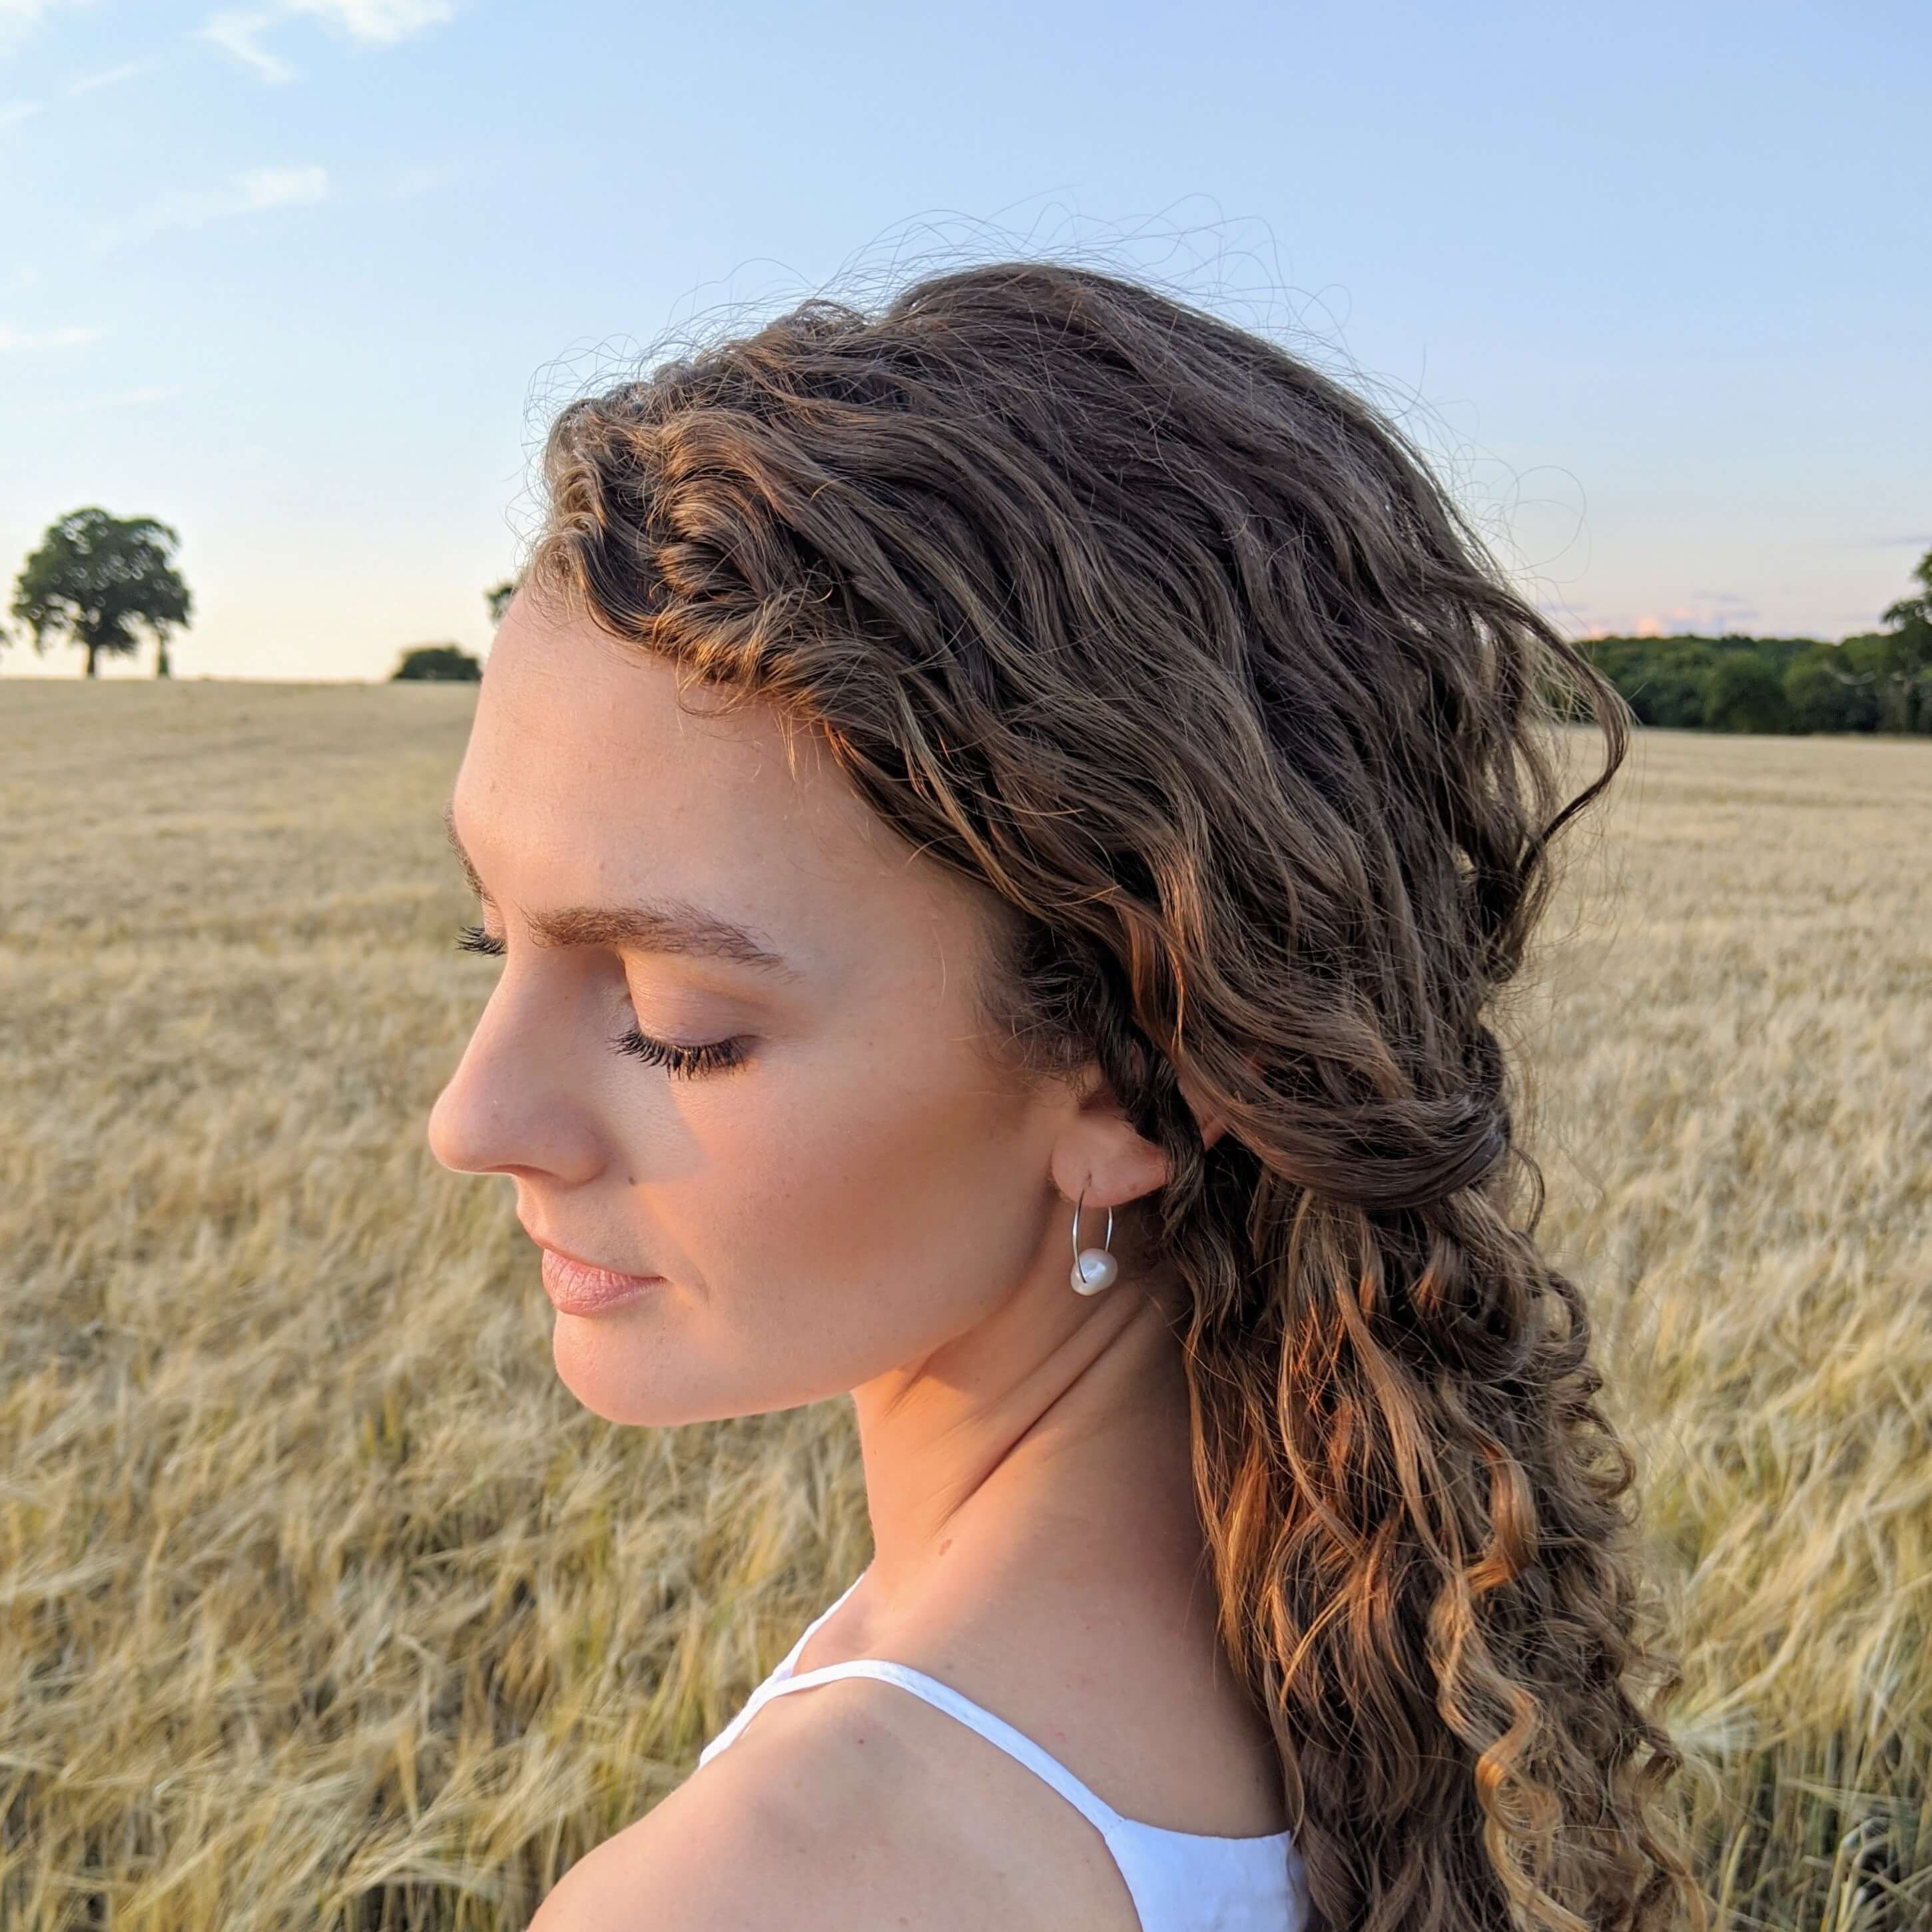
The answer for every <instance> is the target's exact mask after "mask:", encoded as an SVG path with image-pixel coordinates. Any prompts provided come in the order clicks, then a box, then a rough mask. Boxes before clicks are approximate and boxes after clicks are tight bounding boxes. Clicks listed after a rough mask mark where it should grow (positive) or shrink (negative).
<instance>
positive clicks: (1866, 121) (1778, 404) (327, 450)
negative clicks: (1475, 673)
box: [0, 0, 1932, 685]
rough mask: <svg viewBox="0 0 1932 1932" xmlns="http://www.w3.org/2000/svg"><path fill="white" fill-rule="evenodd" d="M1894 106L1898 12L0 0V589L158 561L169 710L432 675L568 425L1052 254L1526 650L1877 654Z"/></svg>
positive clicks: (1927, 491)
mask: <svg viewBox="0 0 1932 1932" xmlns="http://www.w3.org/2000/svg"><path fill="white" fill-rule="evenodd" d="M1928 84H1932V7H1927V6H1926V5H1924V0H1821V4H1816V5H1788V4H1784V0H1754V4H1751V5H1739V4H1732V0H1672V4H1667V5H1664V4H1655V0H1620V4H1619V5H1616V6H1615V7H1608V6H1596V7H1574V6H1553V5H1550V4H1548V0H1538V4H1535V5H1488V4H1484V0H1456V4H1454V5H1451V4H1449V0H1429V3H1428V4H1409V5H1399V4H1394V0H1335V4H1322V5H1310V4H1305V0H1270V4H1256V5H1235V4H1229V0H1187V4H1172V5H1153V4H1148V0H989V4H983V5H974V6H968V7H918V6H907V5H899V6H891V7H889V6H885V5H877V4H865V0H846V4H811V0H805V4H801V0H791V4H789V5H783V6H779V5H769V4H763V0H759V4H750V0H709V3H708V4H706V5H703V6H700V7H693V6H690V5H681V6H675V7H671V6H657V5H650V4H648V0H630V4H596V0H546V4H544V5H541V6H538V5H533V4H525V5H512V4H511V0H259V4H253V5H251V4H244V5H236V6H220V7H212V8H211V7H208V6H207V5H175V4H172V0H144V4H139V5H136V4H133V0H0V580H4V581H0V589H4V591H5V595H3V596H0V604H6V603H10V601H11V595H12V589H11V586H12V583H13V579H14V577H15V576H16V574H17V573H18V571H19V570H20V566H21V565H22V563H23V562H24V560H25V559H26V556H27V554H28V552H29V551H30V550H32V549H33V548H34V546H35V545H36V544H37V543H38V542H39V541H40V537H41V535H42V533H43V532H44V531H45V530H46V527H47V526H49V524H50V523H52V522H53V521H54V520H55V519H56V518H57V517H60V516H62V515H63V514H66V513H67V512H68V511H71V510H74V509H76V508H81V507H83V506H85V505H92V504H98V505H101V506H103V507H104V508H107V509H108V510H110V511H113V513H114V514H116V515H118V516H136V515H140V516H151V517H157V518H159V519H160V520H161V521H162V522H163V523H166V524H168V525H169V526H171V527H172V528H173V529H175V530H176V531H177V532H178V533H179V535H180V539H181V543H180V549H179V551H178V559H177V561H178V568H180V570H181V574H182V575H183V577H184V578H185V580H187V584H188V586H189V589H190V592H192V594H193V599H194V616H193V622H192V625H191V627H190V628H188V629H187V630H186V631H181V632H178V633H177V634H175V637H173V639H172V641H171V643H170V646H169V649H170V655H171V657H172V667H173V670H174V674H175V676H177V677H196V676H215V677H226V678H272V679H380V678H383V677H386V676H388V675H389V673H390V672H391V671H392V670H393V669H394V668H395V664H396V663H397V661H398V658H399V655H400V654H401V652H403V651H404V650H405V649H408V648H410V647H411V646H415V645H417V644H421V643H442V642H451V643H457V644H458V645H460V646H461V647H462V648H463V649H466V650H468V651H470V652H472V653H475V655H479V656H480V655H484V653H486V652H487V649H488V646H489V640H490V619H489V614H488V611H487V607H486V605H485V603H484V590H485V589H486V588H487V586H489V585H490V584H492V583H496V582H497V581H499V580H501V579H502V578H503V577H505V576H506V575H508V574H509V573H510V572H511V571H512V570H513V569H514V568H515V567H516V565H517V562H518V561H519V560H520V555H521V546H522V544H523V541H524V540H525V538H526V536H527V535H528V534H529V531H530V529H531V528H532V524H533V523H534V520H535V514H536V509H537V499H536V496H535V481H536V478H535V455H536V452H537V450H538V446H539V444H540V441H541V435H542V431H543V428H544V425H546V424H547V422H548V420H549V419H550V416H552V415H553V414H554V413H555V411H556V409H557V408H559V407H561V405H562V404H563V403H564V402H565V401H568V399H569V398H571V397H572V396H574V395H579V394H581V393H583V392H585V391H586V390H587V389H591V388H594V387H596V386H600V385H601V383H605V382H609V381H614V380H618V379H619V377H622V376H624V375H626V374H634V373H636V372H637V370H638V368H640V363H641V362H642V361H643V360H645V359H648V358H649V356H651V355H652V353H653V351H654V350H660V351H661V349H662V347H664V345H666V344H669V343H670V342H672V341H676V340H682V339H687V338H689V337H690V336H691V335H700V336H703V335H715V334H716V333H718V332H721V330H724V329H731V330H733V331H735V330H736V329H742V328H745V327H749V326H755V325H756V323H758V322H760V321H762V320H765V319H766V318H767V317H769V316H771V315H772V314H776V313H778V312H779V311H780V310H781V309H782V308H787V307H789V306H790V305H792V304H793V303H795V302H798V301H799V300H802V299H804V298H805V297H806V296H810V295H814V294H829V295H835V296H844V298H845V299H862V300H863V301H865V302H877V301H878V300H879V299H881V298H882V297H883V296H885V295H886V294H888V293H891V292H892V290H894V289H895V288H896V287H898V286H901V285H902V284H903V283H904V281H907V280H908V279H910V278H912V277H913V275H916V274H918V273H923V272H930V271H932V270H934V269H951V268H957V267H959V266H963V265H965V263H967V262H968V261H988V260H1013V259H1015V258H1018V257H1034V258H1038V257H1051V258H1052V259H1055V260H1079V261H1085V262H1088V263H1091V264H1093V265H1094V266H1100V267H1105V268H1109V269H1113V270H1115V271H1116V272H1127V273H1132V274H1138V275H1142V276H1143V277H1144V278H1146V279H1148V280H1152V281H1157V282H1159V283H1160V285H1162V286H1163V287H1167V288H1169V290H1172V292H1174V293H1178V294H1180V295H1181V296H1184V298H1185V299H1189V300H1192V301H1194V302H1197V303H1199V305H1201V306H1203V307H1205V308H1211V309H1214V310H1215V311H1217V312H1218V313H1220V314H1225V315H1226V316H1229V317H1230V318H1231V319H1232V320H1237V321H1238V322H1241V323H1243V324H1244V326H1248V327H1250V328H1255V329H1259V330H1261V331H1262V332H1265V333H1267V334H1269V335H1272V336H1273V337H1274V338H1275V339H1276V340H1277V341H1280V342H1282V343H1283V344H1284V346H1286V347H1289V348H1290V349H1292V350H1295V353H1298V354H1301V355H1303V356H1307V358H1308V359H1310V360H1312V361H1314V362H1318V363H1319V364H1320V365H1321V366H1322V367H1323V368H1326V369H1328V371H1330V372H1331V374H1340V375H1341V376H1342V377H1343V379H1344V380H1347V381H1349V382H1350V383H1352V386H1355V388H1357V389H1358V390H1360V391H1361V392H1363V393H1364V394H1365V395H1368V396H1369V397H1370V398H1371V400H1373V401H1375V402H1376V403H1377V404H1379V406H1380V407H1382V408H1383V409H1384V410H1386V411H1387V412H1388V413H1389V414H1390V415H1391V416H1393V417H1394V419H1396V420H1397V422H1399V423H1400V425H1402V427H1403V428H1404V429H1405V430H1406V431H1407V432H1408V433H1409V434H1410V435H1411V436H1412V437H1413V438H1415V440H1416V441H1417V442H1418V443H1419V444H1421V446H1422V447H1423V449H1424V451H1425V452H1426V453H1427V455H1428V457H1429V458H1430V461H1431V462H1432V463H1433V466H1435V467H1436V470H1437V472H1438V474H1439V475H1441V476H1442V478H1443V479H1444V481H1445V482H1447V483H1448V484H1449V485H1450V487H1451V488H1452V489H1453V490H1454V492H1455V493H1456V495H1457V497H1458V499H1460V501H1461V502H1463V505H1465V507H1466V508H1467V509H1468V510H1469V511H1470V513H1471V514H1472V517H1474V518H1475V520H1476V522H1477V523H1478V526H1479V527H1480V528H1481V529H1482V530H1483V531H1484V534H1485V536H1486V538H1487V540H1488V541H1490V544H1491V546H1492V547H1493V549H1494V550H1495V551H1496V554H1497V556H1499V559H1501V560H1502V562H1504V564H1505V566H1506V567H1507V568H1508V569H1509V570H1510V571H1511V572H1512V573H1513V574H1514V575H1515V576H1516V577H1517V580H1518V581H1519V583H1520V585H1521V586H1522V587H1523V588H1524V589H1526V592H1529V594H1530V595H1532V597H1533V599H1534V601H1535V602H1536V603H1537V604H1538V606H1539V607H1541V608H1542V609H1544V610H1546V611H1547V612H1549V613H1550V614H1551V615H1552V616H1553V617H1554V618H1555V619H1556V621H1557V622H1558V623H1559V626H1560V627H1561V628H1562V629H1563V630H1564V631H1565V632H1566V634H1571V635H1586V634H1590V633H1592V632H1595V633H1598V634H1603V633H1605V632H1610V633H1625V632H1631V631H1682V630H1696V631H1705V632H1706V633H1711V632H1715V631H1723V630H1732V631H1745V632H1749V633H1752V634H1757V635H1763V636H1812V637H1841V636H1843V635H1845V634H1848V633H1849V632H1852V631H1859V630H1864V629H1870V628H1875V627H1876V625H1877V624H1878V622H1879V616H1880V613H1881V612H1882V610H1883V609H1884V607H1885V605H1887V604H1889V603H1891V601H1894V599H1895V598H1900V597H1903V596H1904V595H1906V594H1907V593H1908V592H1910V591H1912V589H1915V587H1916V586H1914V585H1913V584H1912V582H1911V580H1910V573H1911V570H1912V565H1914V564H1915V562H1917V560H1918V558H1919V557H1920V556H1921V555H1922V554H1923V553H1924V552H1925V550H1927V548H1928V547H1932V341H1928V338H1932V327H1928V324H1932V144H1929V143H1927V141H1926V140H1925V139H1924V127H1923V115H1924V101H1925V100H1926V99H1927V92H1928ZM0 621H5V610H4V609H0ZM10 628H12V629H13V632H14V634H15V635H14V641H13V643H12V644H11V645H10V647H8V648H7V649H4V650H0V685H4V682H5V679H8V678H11V677H14V676H34V675H45V676H77V675H78V674H79V673H80V668H81V663H82V653H81V652H80V651H79V650H78V649H75V648H74V647H72V646H62V647H59V648H58V649H55V650H52V651H50V652H49V654H48V655H46V657H44V658H41V657H37V656H36V655H35V654H34V651H33V649H32V648H31V645H30V644H29V643H28V642H27V641H26V636H25V631H24V627H23V626H20V625H12V626H10ZM153 670H154V651H153V649H152V646H151V645H148V646H145V647H144V648H143V649H142V651H141V652H140V653H139V655H137V656H136V658H134V659H133V660H132V661H124V662H121V663H118V664H109V665H107V667H105V668H104V673H103V674H104V675H108V676H151V675H152V673H153Z"/></svg>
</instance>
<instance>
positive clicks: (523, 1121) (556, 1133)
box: [427, 980, 600, 1182]
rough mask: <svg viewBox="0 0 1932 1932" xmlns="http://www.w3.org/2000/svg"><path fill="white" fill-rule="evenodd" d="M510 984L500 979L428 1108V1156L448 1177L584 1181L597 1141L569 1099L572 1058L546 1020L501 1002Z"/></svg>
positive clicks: (591, 1124) (595, 1158) (593, 1164)
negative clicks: (539, 1177)
mask: <svg viewBox="0 0 1932 1932" xmlns="http://www.w3.org/2000/svg"><path fill="white" fill-rule="evenodd" d="M507 983H508V982H507V980H499V981H498V983H497V984H496V989H495V990H494V992H493V994H492V995H491V997H490V1003H489V1004H488V1005H487V1007H484V1010H483V1014H482V1017H481V1019H478V1022H477V1023H476V1028H475V1031H474V1032H473V1033H472V1034H471V1035H470V1036H469V1044H468V1045H467V1046H465V1047H464V1049H463V1057H462V1058H461V1059H460V1061H458V1063H457V1066H456V1070H455V1073H452V1075H451V1076H450V1077H449V1081H448V1082H447V1083H446V1085H444V1088H443V1091H442V1092H441V1093H440V1094H438V1095H437V1099H436V1104H435V1105H434V1106H433V1107H431V1109H430V1113H429V1120H428V1127H427V1137H428V1142H429V1148H430V1151H431V1153H432V1154H434V1155H435V1157H436V1158H437V1160H438V1161H439V1162H440V1163H441V1164H442V1165H443V1166H445V1167H446V1168H448V1169H449V1170H450V1172H452V1173H453V1174H512V1175H514V1174H523V1173H542V1174H545V1175H553V1176H555V1177H556V1178H559V1179H561V1180H565V1181H571V1182H576V1181H583V1180H585V1179H588V1178H589V1177H590V1176H591V1175H594V1174H595V1172H597V1169H598V1163H599V1159H600V1157H599V1154H598V1134H597V1132H596V1126H595V1121H593V1120H592V1118H590V1116H589V1113H588V1112H587V1111H586V1109H584V1107H583V1106H582V1105H581V1103H580V1102H579V1101H578V1100H577V1099H576V1098H575V1097H574V1094H573V1091H572V1089H573V1086H574V1084H575V1083H574V1082H573V1081H572V1079H571V1067H572V1065H573V1064H574V1062H573V1055H572V1054H571V1051H570V1050H569V1049H568V1046H567V1045H566V1043H565V1041H564V1040H562V1037H560V1035H559V1034H558V1033H557V1031H556V1028H555V1026H554V1025H546V1023H545V1021H544V1017H543V1016H541V1015H540V1014H538V1013H535V1012H534V1011H532V1010H529V1008H527V1007H521V1008H520V1007H519V1006H518V1005H517V1004H516V1003H515V1002H514V1001H512V1000H511V999H509V998H505V986H506V985H507Z"/></svg>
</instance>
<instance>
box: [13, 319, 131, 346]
mask: <svg viewBox="0 0 1932 1932" xmlns="http://www.w3.org/2000/svg"><path fill="white" fill-rule="evenodd" d="M106 334H107V330H106V329H41V330H40V331H39V332H37V333H35V332H34V331H32V330H30V329H9V328H7V326H6V325H5V323H0V350H9V349H71V348H72V347H74V344H76V343H77V342H98V341H100V340H101V338H102V337H103V336H104V335H106Z"/></svg>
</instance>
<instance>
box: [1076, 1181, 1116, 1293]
mask: <svg viewBox="0 0 1932 1932" xmlns="http://www.w3.org/2000/svg"><path fill="white" fill-rule="evenodd" d="M1086 1199H1087V1190H1086V1189H1085V1188H1084V1187H1083V1188H1082V1189H1081V1190H1080V1199H1079V1200H1078V1201H1076V1202H1075V1203H1074V1204H1073V1273H1072V1274H1070V1276H1069V1277H1067V1279H1068V1280H1070V1282H1071V1283H1072V1284H1073V1292H1074V1293H1075V1294H1076V1295H1098V1294H1099V1293H1100V1291H1101V1289H1103V1288H1111V1287H1112V1286H1113V1283H1114V1280H1115V1277H1117V1276H1118V1274H1120V1272H1121V1265H1120V1263H1119V1262H1117V1261H1115V1259H1114V1258H1113V1256H1112V1255H1110V1254H1109V1253H1108V1252H1107V1250H1108V1247H1109V1245H1110V1244H1112V1241H1113V1238H1114V1211H1113V1209H1112V1208H1109V1209H1108V1210H1107V1232H1106V1235H1105V1236H1104V1238H1103V1240H1102V1241H1101V1244H1100V1247H1097V1248H1085V1249H1083V1248H1082V1247H1081V1245H1080V1210H1081V1208H1082V1205H1084V1204H1085V1201H1086Z"/></svg>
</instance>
